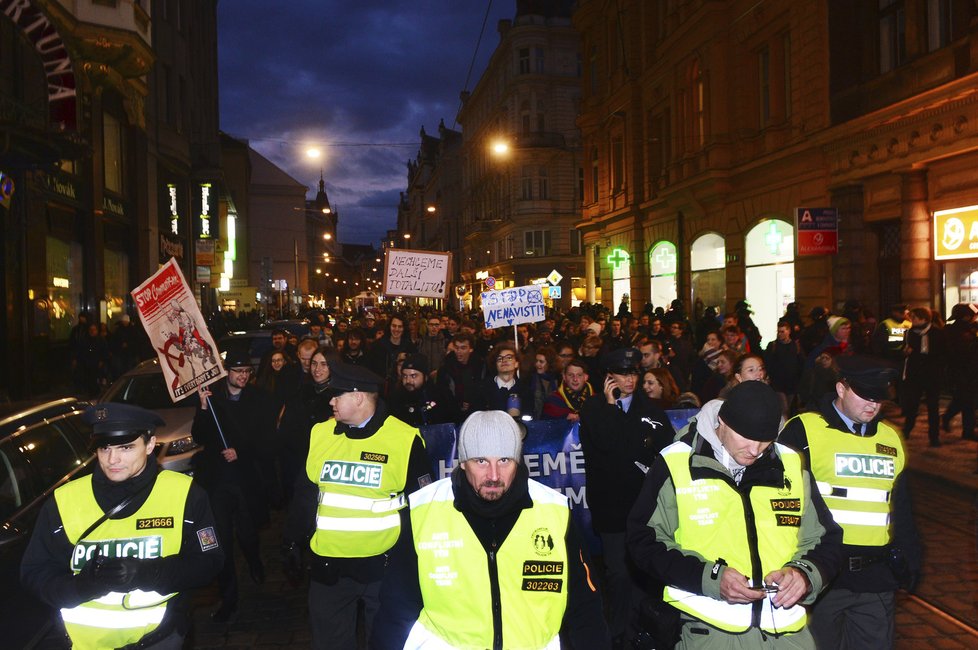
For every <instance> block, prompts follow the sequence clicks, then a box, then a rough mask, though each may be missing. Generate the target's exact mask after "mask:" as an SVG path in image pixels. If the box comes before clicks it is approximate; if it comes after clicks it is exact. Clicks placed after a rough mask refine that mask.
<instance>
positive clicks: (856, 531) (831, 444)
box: [797, 413, 907, 546]
mask: <svg viewBox="0 0 978 650" xmlns="http://www.w3.org/2000/svg"><path fill="white" fill-rule="evenodd" d="M797 417H799V418H800V419H801V421H802V424H803V425H804V426H805V435H806V436H807V438H808V453H809V455H810V456H811V462H812V474H814V475H815V480H816V481H818V486H819V492H820V493H821V494H822V498H823V499H824V500H825V505H826V506H828V509H829V511H830V512H831V513H832V518H833V519H835V522H836V523H837V524H839V525H840V526H842V541H843V543H844V544H851V545H855V546H885V545H886V544H888V543H889V542H890V498H891V495H892V492H893V484H894V483H895V482H896V479H897V477H898V476H899V475H900V474H901V472H903V469H904V467H905V466H906V460H907V455H906V453H905V451H904V448H903V440H902V439H901V438H900V435H899V434H898V433H897V432H896V431H894V430H893V428H892V427H890V426H889V425H888V424H886V423H884V422H880V423H879V424H878V425H877V428H876V433H875V434H874V435H872V436H857V435H854V434H852V433H849V432H848V431H840V430H839V429H834V428H832V427H830V426H829V425H828V423H827V422H826V421H825V418H823V417H822V416H821V415H819V414H818V413H803V414H801V415H799V416H797Z"/></svg>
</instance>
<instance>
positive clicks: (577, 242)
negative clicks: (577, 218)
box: [570, 228, 584, 255]
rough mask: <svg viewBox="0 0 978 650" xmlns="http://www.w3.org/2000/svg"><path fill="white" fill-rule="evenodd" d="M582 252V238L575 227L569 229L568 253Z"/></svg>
mask: <svg viewBox="0 0 978 650" xmlns="http://www.w3.org/2000/svg"><path fill="white" fill-rule="evenodd" d="M583 252H584V238H583V236H582V235H581V231H580V230H578V229H577V228H571V229H570V254H571V255H581V254H582V253H583Z"/></svg>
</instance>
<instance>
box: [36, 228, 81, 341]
mask: <svg viewBox="0 0 978 650" xmlns="http://www.w3.org/2000/svg"><path fill="white" fill-rule="evenodd" d="M46 245H47V250H46V253H45V254H46V268H47V296H46V297H37V296H35V300H34V332H35V333H36V334H37V335H38V336H45V335H47V336H50V338H51V340H52V341H67V340H68V336H69V335H70V333H71V328H72V326H73V325H74V324H75V323H76V322H77V320H78V313H79V312H80V311H81V309H82V304H83V303H82V247H81V244H79V243H77V242H66V241H62V240H60V239H57V238H55V237H48V238H47V242H46Z"/></svg>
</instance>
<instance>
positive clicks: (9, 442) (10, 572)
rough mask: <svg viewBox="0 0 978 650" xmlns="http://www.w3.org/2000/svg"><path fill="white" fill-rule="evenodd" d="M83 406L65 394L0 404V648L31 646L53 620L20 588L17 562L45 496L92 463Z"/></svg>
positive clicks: (51, 613) (50, 612)
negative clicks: (0, 635)
mask: <svg viewBox="0 0 978 650" xmlns="http://www.w3.org/2000/svg"><path fill="white" fill-rule="evenodd" d="M87 406H88V403H87V402H79V401H78V400H75V399H74V398H66V399H61V400H56V401H53V402H47V403H44V404H39V405H5V406H4V412H3V414H2V415H0V417H2V419H0V518H2V520H3V525H2V527H0V585H2V588H0V630H3V643H2V645H3V647H5V648H24V647H28V646H30V645H31V644H33V643H34V642H35V641H37V640H39V639H40V638H42V637H43V636H44V634H45V633H46V632H47V630H48V628H49V627H50V625H51V623H52V622H53V621H56V620H57V618H58V616H57V614H56V613H55V612H54V611H53V610H52V609H51V608H50V607H48V606H47V605H45V604H44V603H42V602H41V601H39V600H37V599H36V598H34V596H32V595H30V594H29V593H27V592H26V591H25V590H24V588H23V587H22V586H21V584H20V563H21V559H22V558H23V555H24V551H25V549H26V548H27V543H28V541H29V540H30V538H31V532H32V530H33V528H34V524H35V522H36V520H37V515H38V513H39V512H40V509H41V506H42V505H43V504H44V502H45V501H46V500H47V498H48V497H49V496H51V494H52V493H53V492H54V490H55V489H57V488H58V487H60V486H61V485H64V484H65V483H67V482H68V481H70V480H71V479H73V478H76V477H78V476H82V475H84V474H86V473H88V472H90V471H91V470H92V468H93V467H94V462H95V456H94V454H92V453H91V451H89V446H88V443H89V437H90V436H91V427H90V426H89V425H87V424H85V422H83V421H82V413H83V412H84V410H85V408H86V407H87ZM66 561H67V560H66Z"/></svg>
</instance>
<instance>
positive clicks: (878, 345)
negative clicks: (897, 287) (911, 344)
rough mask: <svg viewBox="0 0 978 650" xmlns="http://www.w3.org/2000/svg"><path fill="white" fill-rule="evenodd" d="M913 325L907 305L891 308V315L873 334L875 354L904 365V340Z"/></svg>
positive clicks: (897, 305) (896, 305)
mask: <svg viewBox="0 0 978 650" xmlns="http://www.w3.org/2000/svg"><path fill="white" fill-rule="evenodd" d="M911 325H912V324H911V322H910V318H909V317H908V316H907V305H906V303H898V304H895V305H893V306H891V307H890V315H889V316H888V317H886V318H884V319H883V320H882V321H880V324H879V325H877V326H876V331H875V332H873V354H875V355H876V356H878V357H883V358H884V359H888V360H890V361H892V362H895V363H903V339H904V335H905V334H906V333H907V330H909V329H910V327H911Z"/></svg>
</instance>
